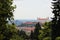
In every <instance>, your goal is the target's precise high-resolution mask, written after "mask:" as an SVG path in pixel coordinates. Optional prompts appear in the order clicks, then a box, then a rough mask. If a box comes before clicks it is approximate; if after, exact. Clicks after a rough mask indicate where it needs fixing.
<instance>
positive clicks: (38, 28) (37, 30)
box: [34, 22, 41, 40]
mask: <svg viewBox="0 0 60 40" xmlns="http://www.w3.org/2000/svg"><path fill="white" fill-rule="evenodd" d="M39 30H41V25H40V23H39V22H38V23H37V24H36V25H35V30H34V38H36V40H39V38H38V36H39V34H40V33H39Z"/></svg>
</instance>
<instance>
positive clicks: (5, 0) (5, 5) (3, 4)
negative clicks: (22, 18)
mask: <svg viewBox="0 0 60 40" xmlns="http://www.w3.org/2000/svg"><path fill="white" fill-rule="evenodd" d="M12 4H13V0H0V40H10V39H11V40H12V39H13V38H14V37H15V36H16V38H17V35H18V33H17V31H18V30H17V29H16V27H15V25H13V24H14V23H13V12H14V9H15V6H13V5H12ZM8 21H10V22H11V23H12V24H11V25H10V24H8ZM18 37H19V36H18ZM14 39H15V38H14ZM16 40H17V39H16Z"/></svg>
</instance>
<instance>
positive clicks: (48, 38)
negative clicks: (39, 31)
mask: <svg viewBox="0 0 60 40" xmlns="http://www.w3.org/2000/svg"><path fill="white" fill-rule="evenodd" d="M43 40H51V37H45V38H44V39H43Z"/></svg>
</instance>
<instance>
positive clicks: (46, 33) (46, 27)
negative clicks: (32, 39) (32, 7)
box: [39, 22, 51, 40]
mask: <svg viewBox="0 0 60 40" xmlns="http://www.w3.org/2000/svg"><path fill="white" fill-rule="evenodd" d="M50 24H51V22H45V23H44V24H43V25H42V27H43V28H42V29H41V30H39V32H40V34H39V40H44V39H45V38H46V37H48V38H49V39H51V38H50V37H51V28H50Z"/></svg>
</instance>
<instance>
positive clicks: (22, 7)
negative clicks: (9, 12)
mask: <svg viewBox="0 0 60 40" xmlns="http://www.w3.org/2000/svg"><path fill="white" fill-rule="evenodd" d="M51 2H52V1H51V0H15V1H14V4H16V6H17V8H16V9H15V12H14V18H15V19H37V17H41V18H42V17H45V18H46V17H52V12H51V10H52V9H51Z"/></svg>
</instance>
